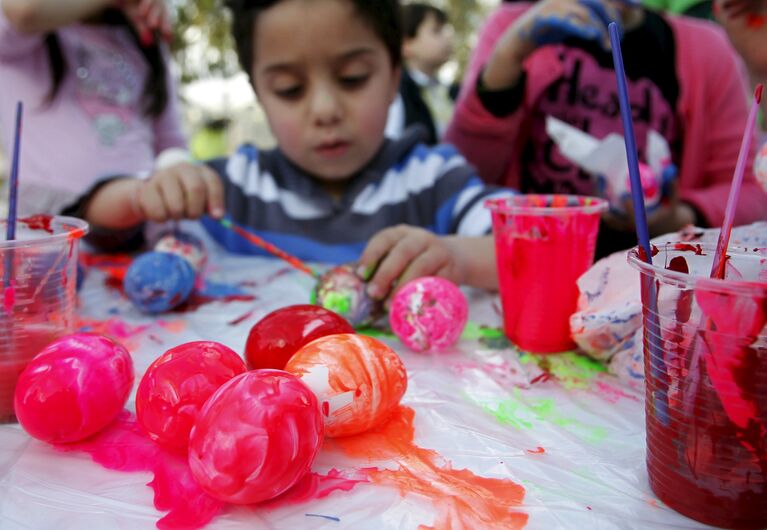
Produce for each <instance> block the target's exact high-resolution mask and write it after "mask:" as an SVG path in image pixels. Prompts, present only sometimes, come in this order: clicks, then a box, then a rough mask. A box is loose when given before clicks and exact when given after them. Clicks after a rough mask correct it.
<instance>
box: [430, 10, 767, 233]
mask: <svg viewBox="0 0 767 530" xmlns="http://www.w3.org/2000/svg"><path fill="white" fill-rule="evenodd" d="M529 6H530V4H524V3H514V4H504V5H502V6H500V7H499V8H498V9H497V10H496V11H495V12H494V13H493V14H492V15H491V16H490V18H489V19H488V21H487V23H486V24H485V27H484V28H483V29H482V32H481V34H480V40H479V43H478V45H477V47H476V48H475V50H474V54H473V56H472V59H471V63H470V65H469V71H468V73H467V75H466V78H465V80H464V84H463V87H462V89H461V94H460V96H459V98H458V102H457V105H456V108H455V114H454V116H453V120H452V122H451V123H450V125H449V127H448V130H447V132H446V133H445V140H446V141H448V142H450V143H452V144H454V145H455V146H456V147H457V148H458V149H459V150H460V151H461V152H462V153H463V154H464V156H466V158H467V159H468V160H469V161H470V162H471V163H472V164H474V165H475V166H476V167H477V170H478V171H479V174H480V175H481V176H482V178H483V179H485V180H486V181H488V182H491V183H498V184H503V185H506V186H511V187H514V188H519V184H520V182H519V175H520V159H521V153H522V149H523V148H524V145H525V142H526V139H527V133H526V130H527V129H528V127H529V118H530V115H531V113H530V112H529V111H530V109H531V107H532V106H533V105H535V104H536V101H537V100H538V98H539V97H540V96H541V95H542V93H543V92H544V91H545V90H546V89H547V88H548V87H549V86H550V85H551V84H552V83H553V82H554V81H555V80H556V79H558V78H559V77H560V76H561V75H562V65H561V63H560V60H559V58H558V52H559V49H560V48H561V46H546V47H542V48H539V49H538V50H536V51H535V52H534V53H533V54H532V55H530V57H528V59H527V61H526V62H525V69H526V71H527V85H526V90H525V96H524V101H523V103H522V105H521V106H520V108H519V110H517V111H516V112H514V113H512V114H511V115H509V116H507V117H503V118H497V117H495V116H493V115H492V114H490V113H489V112H488V111H487V110H485V108H484V107H483V105H482V102H481V101H480V100H479V97H478V96H477V93H476V89H475V84H476V79H477V75H478V74H479V71H480V70H481V69H482V67H483V66H484V65H485V63H486V62H487V60H488V58H489V56H490V54H491V52H492V50H493V47H494V45H495V43H496V41H497V40H498V39H500V37H501V36H502V35H503V33H504V31H505V30H506V28H508V27H509V26H510V25H511V23H512V22H513V21H514V20H515V19H516V18H517V17H519V16H520V15H521V14H522V13H523V12H524V11H525V10H526V9H527V8H528V7H529ZM667 21H668V22H669V24H670V25H671V28H672V30H673V32H674V35H675V38H676V44H677V45H676V54H677V57H676V68H677V77H678V80H679V90H680V93H679V100H678V107H677V115H678V118H679V121H680V124H681V130H682V132H683V143H682V159H681V163H680V166H681V167H680V175H679V194H680V198H681V199H682V200H684V201H686V202H688V203H690V204H692V205H693V206H694V207H695V208H696V209H697V210H698V211H699V212H700V213H701V214H702V215H704V216H705V218H706V221H707V222H708V223H709V225H710V226H720V225H721V224H722V221H723V219H724V211H725V207H726V204H727V196H728V194H729V188H730V181H731V180H732V174H733V171H734V169H735V162H736V160H737V158H738V150H739V149H740V142H741V137H742V135H743V129H744V127H745V123H746V117H747V114H748V107H747V101H746V98H745V97H744V94H746V87H745V83H744V80H743V78H742V76H741V75H740V70H739V68H738V62H737V56H736V55H735V53H734V52H733V50H732V48H731V47H730V43H729V42H728V41H727V37H726V35H725V34H724V32H723V31H722V30H720V29H719V28H718V27H716V26H715V25H713V24H711V23H708V22H703V21H697V20H693V19H689V18H684V17H668V18H667ZM752 147H753V146H752ZM754 151H755V148H752V150H751V153H750V155H749V159H750V161H749V163H748V164H747V167H748V169H747V172H746V175H745V180H744V182H743V188H742V190H741V194H740V202H739V204H738V208H737V210H736V214H735V224H746V223H750V222H753V221H756V220H759V219H765V218H767V194H765V192H764V191H762V189H761V188H760V187H759V184H758V183H757V182H756V181H755V179H754V176H753V172H752V167H753V164H752V161H753V156H754Z"/></svg>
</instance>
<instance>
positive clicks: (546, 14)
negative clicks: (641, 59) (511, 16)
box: [482, 0, 618, 90]
mask: <svg viewBox="0 0 767 530" xmlns="http://www.w3.org/2000/svg"><path fill="white" fill-rule="evenodd" d="M591 5H595V6H600V7H602V9H603V10H604V9H606V8H607V7H608V4H607V3H605V4H602V3H600V2H598V1H596V2H591ZM605 15H606V16H608V17H610V18H613V19H616V20H617V19H618V13H617V12H614V13H610V14H609V15H607V14H606V13H605ZM569 36H578V37H581V38H585V39H591V40H596V41H599V42H601V43H602V44H603V45H606V42H607V41H608V36H607V27H606V25H605V24H604V22H603V21H602V20H600V19H598V18H597V17H595V15H594V11H593V10H592V9H589V8H588V7H587V6H586V2H579V1H576V0H543V1H541V2H538V3H536V4H535V5H534V6H533V7H531V8H530V9H528V10H527V11H526V12H525V13H524V14H523V15H522V16H520V17H519V18H518V19H517V20H515V21H514V23H513V24H511V26H509V28H508V29H507V30H506V32H505V33H504V34H503V36H502V37H501V38H500V40H499V41H498V43H497V44H496V46H495V48H494V50H493V53H492V54H491V55H490V59H489V60H488V62H487V64H486V65H485V69H484V72H483V73H482V84H483V85H484V87H485V88H486V89H488V90H505V89H508V88H511V87H513V86H515V85H516V84H517V83H518V82H519V80H520V77H521V75H522V63H523V62H524V61H525V59H527V57H528V56H529V55H530V54H531V53H532V52H533V51H535V50H536V49H537V48H538V47H540V46H544V45H547V44H555V43H558V42H562V41H563V40H565V39H566V38H567V37H569Z"/></svg>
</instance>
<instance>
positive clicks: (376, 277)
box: [359, 225, 498, 299]
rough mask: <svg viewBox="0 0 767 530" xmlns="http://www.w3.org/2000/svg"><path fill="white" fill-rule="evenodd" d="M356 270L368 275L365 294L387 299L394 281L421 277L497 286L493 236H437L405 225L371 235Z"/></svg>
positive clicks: (491, 287) (403, 282)
mask: <svg viewBox="0 0 767 530" xmlns="http://www.w3.org/2000/svg"><path fill="white" fill-rule="evenodd" d="M373 268H375V270H373ZM359 269H360V270H359V272H360V273H361V274H362V275H363V276H370V279H369V285H368V294H369V295H370V296H371V297H372V298H375V299H383V298H386V297H387V296H388V295H389V294H390V291H391V290H392V287H394V285H395V283H396V285H398V286H401V285H404V284H405V283H407V282H408V281H410V280H412V279H414V278H419V277H422V276H441V277H443V278H447V279H448V280H451V281H453V282H454V283H456V284H458V285H463V284H466V285H471V286H473V287H481V288H486V289H496V288H497V287H498V276H497V273H496V262H495V243H494V241H493V237H492V236H483V237H465V236H442V237H440V236H437V235H435V234H434V233H432V232H430V231H428V230H425V229H423V228H418V227H414V226H408V225H399V226H395V227H392V228H387V229H385V230H381V231H380V232H378V233H377V234H376V235H375V236H373V238H372V239H371V240H370V242H369V243H368V245H367V247H366V248H365V251H364V252H363V254H362V257H361V258H360V266H359ZM371 271H372V272H371Z"/></svg>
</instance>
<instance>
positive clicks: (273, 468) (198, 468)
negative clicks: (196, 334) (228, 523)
mask: <svg viewBox="0 0 767 530" xmlns="http://www.w3.org/2000/svg"><path fill="white" fill-rule="evenodd" d="M322 434H323V425H322V416H321V415H320V408H319V403H318V401H317V398H316V397H315V396H314V394H313V393H312V391H311V390H309V388H308V387H307V386H306V385H305V384H303V383H302V382H301V381H300V380H299V379H298V378H297V377H295V376H294V375H292V374H289V373H287V372H283V371H280V370H255V371H252V372H246V373H244V374H241V375H238V376H236V377H235V378H233V379H231V380H229V381H228V382H226V383H224V385H223V386H222V387H221V388H219V389H218V390H217V391H216V392H215V393H214V394H213V395H212V396H211V397H210V399H208V401H207V402H206V403H205V405H204V406H203V407H202V411H201V412H200V415H199V416H198V418H197V422H196V423H195V425H194V427H193V428H192V433H191V435H190V437H189V466H190V468H191V470H192V474H193V475H194V478H195V479H196V480H197V483H198V484H199V485H200V487H201V488H202V489H203V490H205V491H206V492H207V493H208V494H210V495H211V496H213V497H215V498H217V499H220V500H222V501H225V502H230V503H234V504H252V503H257V502H261V501H265V500H268V499H271V498H274V497H276V496H277V495H280V494H281V493H283V492H285V491H287V490H288V489H289V488H291V487H292V486H293V485H294V484H295V483H296V482H298V481H299V480H300V479H301V478H302V477H303V476H304V475H305V474H306V473H307V472H308V471H309V470H310V469H311V466H312V462H314V458H315V457H316V456H317V453H318V452H319V450H320V444H321V442H322Z"/></svg>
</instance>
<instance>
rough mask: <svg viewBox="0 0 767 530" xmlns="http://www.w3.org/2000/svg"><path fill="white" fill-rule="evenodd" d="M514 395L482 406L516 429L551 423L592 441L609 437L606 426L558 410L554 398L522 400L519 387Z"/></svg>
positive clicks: (496, 417) (596, 441) (498, 419)
mask: <svg viewBox="0 0 767 530" xmlns="http://www.w3.org/2000/svg"><path fill="white" fill-rule="evenodd" d="M512 395H513V397H514V399H510V400H506V401H502V402H500V403H498V404H496V405H495V406H489V405H487V404H484V405H482V408H483V409H484V410H486V411H487V412H489V413H490V414H492V415H493V416H494V417H495V419H496V420H497V421H498V422H499V423H503V424H505V425H510V426H512V427H514V428H515V429H520V430H523V429H532V428H533V427H534V426H535V424H536V423H550V424H553V425H556V426H558V427H562V428H563V429H565V430H567V431H569V432H572V433H573V434H575V435H576V436H579V437H581V438H582V439H583V440H585V441H587V442H590V443H598V442H600V441H602V440H604V439H605V438H606V437H607V429H605V428H604V427H600V426H596V425H587V424H584V423H580V422H578V421H576V420H574V419H572V418H569V417H566V416H563V415H562V414H560V413H559V412H557V409H556V403H555V401H554V399H552V398H541V399H529V398H527V399H525V400H522V399H520V398H521V394H520V391H519V389H514V391H513V392H512Z"/></svg>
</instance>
